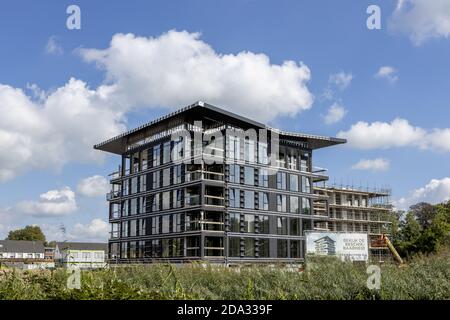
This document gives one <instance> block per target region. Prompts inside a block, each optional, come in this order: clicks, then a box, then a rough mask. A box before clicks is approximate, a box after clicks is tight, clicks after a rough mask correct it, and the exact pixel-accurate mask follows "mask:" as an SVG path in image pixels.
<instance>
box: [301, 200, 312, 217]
mask: <svg viewBox="0 0 450 320" xmlns="http://www.w3.org/2000/svg"><path fill="white" fill-rule="evenodd" d="M302 214H311V199H308V198H302Z"/></svg>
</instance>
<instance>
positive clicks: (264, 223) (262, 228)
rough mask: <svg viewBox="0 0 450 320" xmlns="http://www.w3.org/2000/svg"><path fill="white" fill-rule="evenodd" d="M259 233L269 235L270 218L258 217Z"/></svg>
mask: <svg viewBox="0 0 450 320" xmlns="http://www.w3.org/2000/svg"><path fill="white" fill-rule="evenodd" d="M258 221H259V222H258V231H259V233H264V234H268V233H269V216H263V215H260V216H258Z"/></svg>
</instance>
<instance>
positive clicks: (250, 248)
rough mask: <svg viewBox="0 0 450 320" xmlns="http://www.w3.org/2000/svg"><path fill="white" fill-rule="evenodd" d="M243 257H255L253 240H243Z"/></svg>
mask: <svg viewBox="0 0 450 320" xmlns="http://www.w3.org/2000/svg"><path fill="white" fill-rule="evenodd" d="M244 256H245V257H254V256H255V239H253V238H245V240H244Z"/></svg>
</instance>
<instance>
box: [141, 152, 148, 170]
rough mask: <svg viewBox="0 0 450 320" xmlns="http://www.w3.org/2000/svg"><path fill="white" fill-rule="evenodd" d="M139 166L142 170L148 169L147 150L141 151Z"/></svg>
mask: <svg viewBox="0 0 450 320" xmlns="http://www.w3.org/2000/svg"><path fill="white" fill-rule="evenodd" d="M141 168H142V170H147V169H148V150H144V151H142V152H141Z"/></svg>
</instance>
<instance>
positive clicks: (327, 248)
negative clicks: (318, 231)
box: [314, 236, 336, 255]
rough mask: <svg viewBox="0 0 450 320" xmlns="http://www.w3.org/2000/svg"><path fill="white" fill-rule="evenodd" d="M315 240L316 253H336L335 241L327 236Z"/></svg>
mask: <svg viewBox="0 0 450 320" xmlns="http://www.w3.org/2000/svg"><path fill="white" fill-rule="evenodd" d="M314 242H315V248H316V253H317V254H319V255H320V254H321V255H334V254H336V246H335V241H334V240H333V239H331V238H330V237H328V236H325V237H322V238H319V239H317V240H316V241H314Z"/></svg>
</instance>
